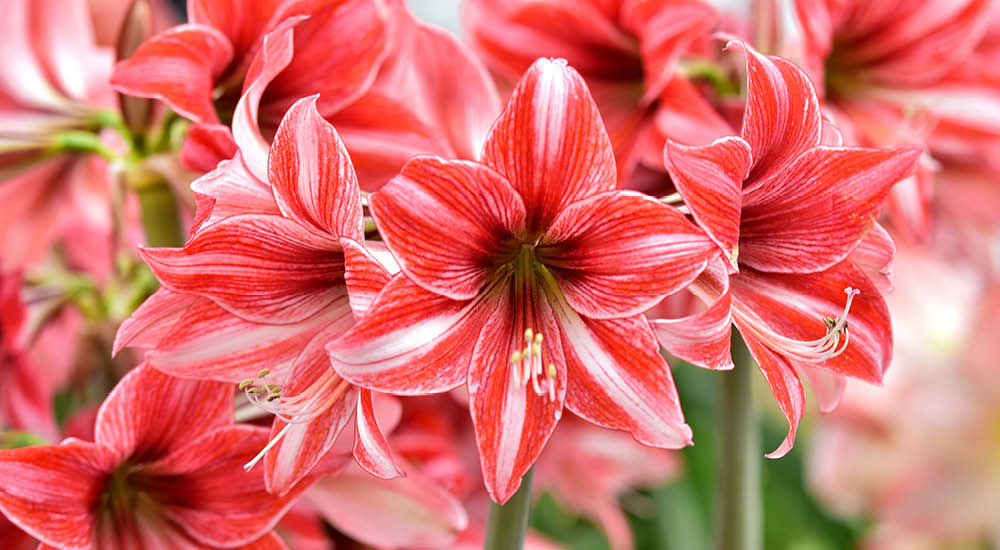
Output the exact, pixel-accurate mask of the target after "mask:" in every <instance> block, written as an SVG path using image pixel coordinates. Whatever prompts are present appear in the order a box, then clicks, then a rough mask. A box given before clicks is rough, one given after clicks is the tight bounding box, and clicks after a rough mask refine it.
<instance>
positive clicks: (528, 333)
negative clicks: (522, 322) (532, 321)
mask: <svg viewBox="0 0 1000 550" xmlns="http://www.w3.org/2000/svg"><path fill="white" fill-rule="evenodd" d="M534 336H535V331H533V330H531V329H530V328H529V329H525V330H524V341H525V342H527V343H528V344H530V343H531V341H532V339H533V338H534Z"/></svg>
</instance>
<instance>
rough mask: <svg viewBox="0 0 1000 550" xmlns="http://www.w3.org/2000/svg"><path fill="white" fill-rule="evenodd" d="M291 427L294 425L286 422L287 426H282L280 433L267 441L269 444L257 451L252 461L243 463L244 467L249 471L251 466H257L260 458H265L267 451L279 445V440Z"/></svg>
mask: <svg viewBox="0 0 1000 550" xmlns="http://www.w3.org/2000/svg"><path fill="white" fill-rule="evenodd" d="M291 427H292V425H291V424H285V427H284V428H282V429H281V431H280V432H278V435H276V436H274V439H272V440H270V441H268V442H267V445H265V446H264V448H263V449H261V450H260V452H259V453H257V456H255V457H253V459H252V460H251V461H250V462H247V463H246V464H244V465H243V469H244V470H245V471H247V472H249V471H250V469H251V468H253V467H254V466H256V465H257V463H258V462H260V459H262V458H264V456H265V455H266V454H267V452H268V451H270V450H271V449H272V448H273V447H274V446H275V445H277V444H278V442H279V441H281V438H283V437H285V434H286V433H288V428H291Z"/></svg>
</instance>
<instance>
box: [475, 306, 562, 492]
mask: <svg viewBox="0 0 1000 550" xmlns="http://www.w3.org/2000/svg"><path fill="white" fill-rule="evenodd" d="M527 292H533V293H534V297H533V299H527V298H526V299H525V301H526V302H528V303H532V304H533V307H532V306H527V305H526V304H525V303H520V300H521V296H519V295H518V293H516V292H515V291H512V290H507V291H505V292H500V293H497V294H496V295H493V296H491V297H490V298H488V299H487V302H485V303H484V306H487V307H488V309H490V311H491V312H492V313H491V315H490V317H489V320H487V321H486V324H485V325H484V326H483V330H482V332H481V333H480V335H479V339H478V341H477V342H476V349H475V351H474V352H473V355H472V363H471V365H470V367H469V385H468V387H469V410H470V412H471V413H472V425H473V427H474V428H475V432H476V446H477V448H478V449H479V460H480V463H481V465H482V469H483V481H484V482H485V484H486V490H487V492H489V494H490V497H492V498H493V500H495V501H496V502H497V503H499V504H503V503H505V502H507V499H509V498H510V497H511V496H512V495H513V494H514V493H515V492H516V491H517V489H518V487H520V485H521V478H522V477H523V476H524V474H526V473H527V472H528V470H529V469H531V467H532V466H533V465H534V464H535V461H536V460H537V459H538V455H539V454H540V453H541V452H542V449H543V448H544V447H545V442H546V441H548V439H549V436H550V435H551V434H552V430H554V429H555V427H556V423H557V422H558V421H559V418H560V416H562V409H563V402H564V401H565V399H566V377H567V372H566V368H565V367H564V365H566V360H565V359H564V358H563V351H562V346H561V344H560V342H559V339H558V337H557V334H558V332H559V326H558V325H557V324H556V322H555V318H554V317H553V314H552V308H551V306H550V305H549V303H548V299H547V298H546V297H545V296H544V295H543V294H542V293H541V289H538V288H532V289H530V290H528V291H527ZM527 329H532V330H534V331H536V333H537V334H543V335H545V336H548V339H547V340H545V341H543V342H541V343H540V348H541V353H542V355H541V361H540V364H539V367H538V368H540V369H541V370H542V373H541V375H540V376H539V377H538V378H541V381H543V382H545V383H546V384H551V383H555V390H554V392H553V393H549V392H548V390H547V386H541V385H539V386H538V387H537V388H536V387H535V377H534V375H533V376H531V377H529V378H531V381H529V380H528V379H527V378H520V379H519V377H520V376H523V374H521V375H518V374H516V373H515V372H514V371H515V369H520V368H521V363H518V364H517V365H515V364H512V361H511V355H512V354H513V353H514V352H515V351H516V350H520V349H522V348H523V347H524V346H525V341H524V336H523V335H524V334H525V331H526V330H527ZM548 365H554V366H555V367H554V368H555V377H554V378H553V377H551V374H552V373H551V372H549V370H548ZM539 390H542V392H541V393H539Z"/></svg>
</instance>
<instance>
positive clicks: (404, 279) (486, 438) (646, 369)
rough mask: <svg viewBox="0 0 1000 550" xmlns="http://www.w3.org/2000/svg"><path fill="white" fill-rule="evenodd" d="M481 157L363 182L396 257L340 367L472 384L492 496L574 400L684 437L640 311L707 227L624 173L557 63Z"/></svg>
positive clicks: (512, 106) (657, 436)
mask: <svg viewBox="0 0 1000 550" xmlns="http://www.w3.org/2000/svg"><path fill="white" fill-rule="evenodd" d="M482 159H483V160H482V163H476V162H466V161H446V160H442V159H439V158H431V157H419V158H417V159H414V160H412V161H411V162H410V163H409V164H407V166H406V167H405V168H404V169H403V172H402V173H401V174H400V175H399V176H397V177H396V178H394V179H393V180H392V181H391V182H390V183H389V184H387V186H386V187H384V188H383V189H382V190H380V191H378V192H377V193H375V194H373V195H372V196H371V209H372V213H373V215H374V216H375V219H376V221H377V224H378V227H379V231H380V233H381V234H382V236H383V238H384V239H385V241H386V244H387V246H388V247H389V249H390V250H391V251H392V252H393V254H394V255H395V257H396V258H397V260H398V261H399V264H400V267H401V269H402V272H401V273H399V274H397V275H395V276H394V277H393V278H392V279H391V280H390V281H389V283H388V284H387V285H386V287H385V288H384V289H383V290H382V291H381V293H380V294H379V295H378V296H377V297H376V298H375V301H374V303H373V304H372V307H371V309H370V310H369V313H368V314H367V315H366V316H365V317H363V318H362V319H360V320H359V322H358V324H357V325H355V326H354V327H353V328H352V329H351V330H349V331H348V332H347V333H346V334H345V335H344V336H343V337H341V338H340V339H338V340H337V341H336V342H335V343H333V344H331V345H330V346H329V348H328V349H329V351H330V356H331V358H332V360H333V364H334V367H335V368H336V369H337V371H338V372H339V373H340V374H341V375H342V376H343V377H344V378H346V379H348V380H350V381H352V382H354V383H357V384H359V385H361V386H365V387H370V388H373V389H377V390H380V391H386V392H391V393H400V394H420V393H436V392H442V391H446V390H449V389H451V388H454V387H456V386H459V385H461V384H463V383H468V389H469V393H470V409H471V412H472V417H473V421H474V424H475V430H476V438H477V443H478V446H479V452H480V458H481V462H482V468H483V474H484V478H485V482H486V487H487V489H488V490H489V491H490V494H491V495H492V496H493V498H494V499H496V500H497V501H498V502H504V501H506V500H507V498H509V497H510V496H511V495H512V494H513V493H514V491H515V490H516V489H517V487H518V485H519V483H520V479H521V476H522V475H523V474H524V473H525V472H526V471H527V470H528V468H530V467H531V465H532V464H533V463H534V461H535V459H536V457H537V456H538V453H539V452H540V451H541V449H542V447H543V446H544V445H545V442H546V440H547V439H548V437H549V435H550V433H551V432H552V429H553V428H554V426H555V425H556V422H557V421H558V420H559V416H560V414H561V413H562V409H563V406H564V404H565V405H566V406H568V407H569V408H570V410H572V411H574V412H576V413H577V414H579V415H580V416H583V417H584V418H586V419H588V420H590V421H592V422H594V423H596V424H600V425H602V426H606V427H610V428H616V429H622V430H628V431H630V432H631V433H632V434H633V435H634V436H635V437H636V438H637V439H638V440H639V441H641V442H643V443H646V444H650V445H655V446H661V447H680V446H683V445H686V444H688V443H689V442H690V438H691V431H690V429H689V428H688V426H687V425H686V424H685V423H684V419H683V415H682V413H681V410H680V406H679V403H678V401H677V393H676V390H675V388H674V385H673V381H672V379H671V376H670V370H669V367H668V365H667V363H666V362H665V361H664V360H663V358H662V357H661V356H660V355H659V354H658V346H657V343H656V339H655V338H654V337H653V334H652V332H651V330H650V328H649V325H648V323H647V321H646V320H645V318H644V317H643V316H642V312H643V311H645V310H646V309H648V308H649V307H651V306H652V305H654V304H656V303H657V302H658V301H659V300H661V299H662V298H663V297H664V296H666V295H667V294H670V293H672V292H675V291H677V290H679V289H680V288H682V287H684V286H685V285H687V284H688V283H690V282H691V281H692V280H693V279H694V278H695V277H696V276H697V274H698V273H699V272H701V271H702V270H703V269H704V267H705V265H706V263H707V261H708V260H709V257H710V256H711V255H713V254H714V253H715V252H714V245H713V244H712V242H711V241H710V240H709V239H708V238H707V237H706V236H705V235H704V233H703V232H701V231H700V230H699V229H698V228H696V227H695V226H694V225H693V224H691V223H690V222H688V221H687V220H686V219H685V218H684V216H683V215H681V214H680V213H679V212H677V211H676V210H674V209H672V208H670V207H667V206H665V205H663V204H661V203H660V202H658V201H656V200H654V199H651V198H649V197H646V196H644V195H641V194H639V193H634V192H630V191H623V190H620V189H619V188H618V187H617V185H616V170H615V160H614V154H613V152H612V148H611V142H610V140H609V139H608V136H607V133H606V131H605V129H604V126H603V124H602V123H601V118H600V114H599V113H598V111H597V107H596V105H595V104H594V102H593V100H592V99H591V97H590V93H589V92H588V90H587V87H586V84H584V81H583V79H582V78H581V77H580V75H579V74H578V73H577V72H576V71H575V70H573V69H571V68H569V67H568V66H567V65H566V62H565V61H562V60H557V61H552V60H548V59H541V60H539V61H537V62H536V63H535V64H534V65H532V67H531V68H530V70H529V71H528V72H527V73H526V74H525V75H524V77H523V78H522V79H521V81H520V82H519V83H518V85H517V87H516V88H515V90H514V94H513V96H512V97H511V99H510V101H509V103H508V104H507V107H506V109H505V110H504V111H503V113H502V114H501V116H500V118H499V119H498V120H497V121H496V123H495V124H494V126H493V130H492V131H491V133H490V135H489V137H488V138H487V141H486V145H485V148H484V150H483V155H482Z"/></svg>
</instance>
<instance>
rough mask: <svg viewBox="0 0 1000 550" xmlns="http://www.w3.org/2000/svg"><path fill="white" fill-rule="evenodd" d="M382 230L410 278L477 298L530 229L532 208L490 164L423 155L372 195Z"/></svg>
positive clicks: (440, 290)
mask: <svg viewBox="0 0 1000 550" xmlns="http://www.w3.org/2000/svg"><path fill="white" fill-rule="evenodd" d="M371 210H372V214H373V215H374V216H375V219H376V221H377V222H378V228H379V232H380V234H381V235H382V238H383V239H384V240H385V242H386V244H387V245H388V247H389V250H391V251H392V252H393V255H394V256H395V257H396V258H397V259H398V260H399V264H400V267H401V268H402V270H403V272H404V273H406V274H407V276H408V277H410V279H411V280H412V281H413V282H415V283H417V284H419V285H420V286H422V287H424V288H426V289H427V290H430V291H433V292H434V293H436V294H440V295H443V296H447V297H449V298H452V299H455V300H468V299H471V298H472V297H474V296H476V295H477V294H478V293H479V292H480V290H481V289H482V287H483V285H484V284H486V282H487V279H488V277H489V275H490V273H491V270H492V269H493V266H494V265H495V263H496V259H497V258H498V257H499V256H500V255H501V254H502V253H504V252H506V251H505V250H502V249H500V248H499V246H500V245H502V244H503V241H504V240H505V237H513V236H514V235H515V234H516V233H517V232H518V231H520V230H523V227H524V217H525V211H524V203H523V202H522V201H521V197H520V196H518V194H517V191H515V190H514V189H513V188H512V187H511V185H510V183H509V182H507V181H506V180H505V179H504V178H503V177H502V176H500V175H499V174H497V173H496V172H494V171H493V170H491V169H489V168H488V167H486V166H483V165H481V164H477V163H474V162H467V161H445V160H441V159H439V158H433V157H419V158H416V159H414V160H413V161H411V162H409V163H407V165H406V166H405V167H404V168H403V172H402V173H401V174H400V175H398V176H396V177H395V178H393V180H392V181H391V182H389V183H388V184H387V185H386V186H385V187H383V188H382V189H381V190H380V191H378V192H377V193H375V194H374V195H372V197H371Z"/></svg>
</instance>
